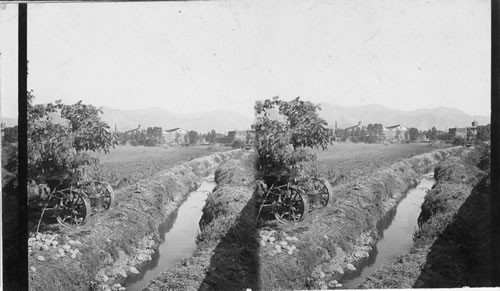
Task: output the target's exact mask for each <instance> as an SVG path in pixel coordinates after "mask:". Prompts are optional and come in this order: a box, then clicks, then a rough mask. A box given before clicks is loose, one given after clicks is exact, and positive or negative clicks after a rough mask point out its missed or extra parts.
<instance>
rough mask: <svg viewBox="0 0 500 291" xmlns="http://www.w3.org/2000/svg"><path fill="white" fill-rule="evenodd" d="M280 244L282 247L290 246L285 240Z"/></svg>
mask: <svg viewBox="0 0 500 291" xmlns="http://www.w3.org/2000/svg"><path fill="white" fill-rule="evenodd" d="M279 244H280V245H282V246H286V245H288V243H287V242H286V241H284V240H282V241H280V242H279Z"/></svg>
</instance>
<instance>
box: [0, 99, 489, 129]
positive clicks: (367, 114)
mask: <svg viewBox="0 0 500 291" xmlns="http://www.w3.org/2000/svg"><path fill="white" fill-rule="evenodd" d="M321 109H322V110H321V111H320V112H319V114H320V117H322V118H324V119H325V120H326V121H327V122H328V126H329V127H330V128H334V127H335V123H337V126H338V128H345V127H349V126H353V125H356V124H358V122H359V121H361V124H362V125H365V126H366V125H368V124H370V123H382V124H383V125H384V126H391V125H397V124H400V125H403V126H405V127H416V128H418V129H420V130H427V129H430V128H432V127H434V126H435V127H436V128H437V129H440V130H445V131H447V130H448V128H452V127H456V126H457V127H465V126H470V125H471V123H472V121H474V120H477V121H478V122H479V125H485V124H488V123H490V118H489V117H487V116H473V115H469V114H467V113H465V112H463V111H461V110H458V109H454V108H449V107H438V108H434V109H417V110H410V111H402V110H396V109H392V108H389V107H386V106H383V105H378V104H372V105H363V106H353V107H344V106H337V105H331V104H328V103H322V104H321ZM103 112H104V113H103V116H102V119H103V120H104V121H106V122H108V124H109V125H110V126H111V128H112V129H114V127H115V125H116V128H117V130H118V131H126V130H130V129H134V128H137V126H138V125H139V124H140V125H141V128H147V127H149V126H151V127H153V126H161V127H162V128H163V129H172V128H177V127H180V128H183V129H186V130H196V131H198V132H200V133H206V132H209V131H211V130H212V129H215V130H216V131H217V132H220V133H225V132H227V131H230V130H246V129H250V125H251V124H252V123H253V116H245V115H243V114H240V113H237V112H233V111H226V110H217V111H211V112H198V113H189V114H179V113H173V112H169V111H167V110H164V109H161V108H145V109H135V110H119V109H112V108H109V107H103ZM2 121H3V122H6V126H12V125H14V124H15V123H14V124H13V121H15V119H12V118H2ZM16 123H17V122H16Z"/></svg>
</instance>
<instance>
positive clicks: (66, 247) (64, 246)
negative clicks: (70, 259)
mask: <svg viewBox="0 0 500 291" xmlns="http://www.w3.org/2000/svg"><path fill="white" fill-rule="evenodd" d="M62 248H63V249H65V250H69V249H71V247H70V246H69V245H63V246H62Z"/></svg>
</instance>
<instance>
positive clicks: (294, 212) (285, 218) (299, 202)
mask: <svg viewBox="0 0 500 291" xmlns="http://www.w3.org/2000/svg"><path fill="white" fill-rule="evenodd" d="M273 190H274V191H278V192H279V194H278V193H276V194H278V196H277V197H278V198H277V199H276V200H275V201H274V202H273V213H274V217H276V220H278V221H279V222H281V223H288V222H298V221H301V220H303V219H304V217H305V215H306V214H307V213H308V212H309V203H307V201H306V200H305V199H304V192H303V191H302V190H301V189H300V188H299V187H297V186H293V185H288V186H286V187H281V188H275V189H270V190H269V191H273ZM274 191H273V192H274Z"/></svg>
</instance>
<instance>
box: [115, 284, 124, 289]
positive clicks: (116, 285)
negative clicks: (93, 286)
mask: <svg viewBox="0 0 500 291" xmlns="http://www.w3.org/2000/svg"><path fill="white" fill-rule="evenodd" d="M121 286H122V285H121V284H120V283H116V284H113V288H115V289H118V288H120V287H121Z"/></svg>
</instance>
